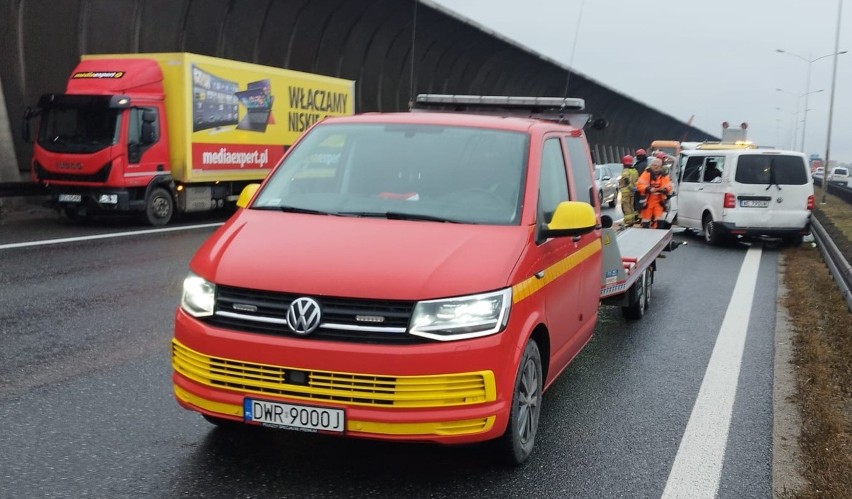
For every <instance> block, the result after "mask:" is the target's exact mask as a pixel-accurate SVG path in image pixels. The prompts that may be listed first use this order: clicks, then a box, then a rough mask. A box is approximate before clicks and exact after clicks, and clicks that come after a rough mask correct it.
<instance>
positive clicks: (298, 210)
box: [252, 206, 336, 215]
mask: <svg viewBox="0 0 852 499" xmlns="http://www.w3.org/2000/svg"><path fill="white" fill-rule="evenodd" d="M252 209H253V210H268V211H283V212H285V213H307V214H308V215H336V213H329V212H327V211H322V210H312V209H310V208H299V207H296V206H252Z"/></svg>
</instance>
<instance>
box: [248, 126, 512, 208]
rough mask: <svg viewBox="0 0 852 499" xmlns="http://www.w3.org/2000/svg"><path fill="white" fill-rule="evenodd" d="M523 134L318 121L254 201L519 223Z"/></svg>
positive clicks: (276, 205) (262, 205) (258, 205)
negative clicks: (318, 123) (324, 122)
mask: <svg viewBox="0 0 852 499" xmlns="http://www.w3.org/2000/svg"><path fill="white" fill-rule="evenodd" d="M527 144H528V140H527V136H526V135H525V134H523V133H518V132H506V131H499V130H488V129H480V128H467V127H452V126H435V125H407V124H405V125H403V124H401V125H383V124H348V125H347V124H331V125H320V126H317V127H316V128H314V129H313V130H312V131H311V132H309V134H308V135H307V136H306V137H305V138H304V139H303V140H302V141H301V142H300V143H299V144H298V145H297V146H296V148H295V149H294V150H293V151H291V152H290V154H288V156H287V157H286V159H285V160H284V163H283V164H282V165H281V166H280V167H279V168H277V169H276V170H275V172H274V173H272V176H271V177H270V179H269V181H268V182H267V184H266V185H265V187H264V188H263V190H262V191H261V192H260V193H259V195H258V197H257V200H256V201H255V202H254V203H253V205H252V208H255V209H277V210H283V211H298V212H308V213H319V214H332V215H343V216H365V217H387V218H396V219H411V220H430V221H444V222H455V223H477V224H494V225H509V224H518V223H519V218H520V210H521V192H522V189H523V184H524V179H525V176H526V158H527Z"/></svg>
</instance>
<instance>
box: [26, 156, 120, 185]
mask: <svg viewBox="0 0 852 499" xmlns="http://www.w3.org/2000/svg"><path fill="white" fill-rule="evenodd" d="M34 165H35V173H36V178H37V179H38V180H59V181H68V182H98V183H103V182H106V181H107V179H108V178H109V172H110V169H112V161H110V162H109V163H107V164H105V165H104V166H102V167H101V169H100V170H98V171H96V172H95V173H87V174H82V173H77V174H75V173H60V172H51V171H47V170H46V169H45V168H44V166H42V165H41V164H40V163H39V162H38V161H36V162H35V163H34Z"/></svg>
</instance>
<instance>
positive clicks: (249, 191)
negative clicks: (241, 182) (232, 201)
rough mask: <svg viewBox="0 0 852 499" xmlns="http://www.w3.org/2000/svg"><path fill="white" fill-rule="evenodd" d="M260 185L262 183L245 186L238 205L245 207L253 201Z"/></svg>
mask: <svg viewBox="0 0 852 499" xmlns="http://www.w3.org/2000/svg"><path fill="white" fill-rule="evenodd" d="M259 187H260V184H249V185H247V186H245V187H244V188H243V192H241V193H240V197H239V199H237V207H238V208H245V207H246V206H248V204H249V203H250V202H251V200H252V198H254V195H255V194H256V193H257V189H258V188H259Z"/></svg>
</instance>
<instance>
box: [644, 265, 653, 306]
mask: <svg viewBox="0 0 852 499" xmlns="http://www.w3.org/2000/svg"><path fill="white" fill-rule="evenodd" d="M645 274H646V275H645V310H648V308H649V307H650V306H651V296H652V295H653V288H654V269H651V268H649V269H647V270H646V271H645Z"/></svg>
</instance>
